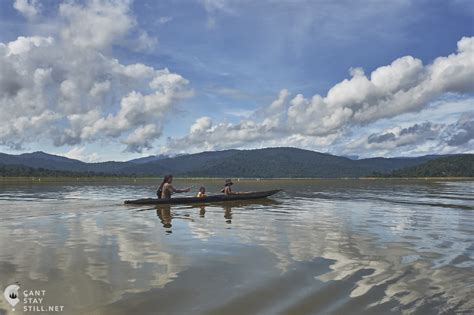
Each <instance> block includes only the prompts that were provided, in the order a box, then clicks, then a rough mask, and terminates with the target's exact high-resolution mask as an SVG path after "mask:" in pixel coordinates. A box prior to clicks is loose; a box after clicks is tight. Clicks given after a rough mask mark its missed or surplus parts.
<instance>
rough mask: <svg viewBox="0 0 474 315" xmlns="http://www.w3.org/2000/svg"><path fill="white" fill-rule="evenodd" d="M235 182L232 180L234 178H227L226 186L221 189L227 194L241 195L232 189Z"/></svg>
mask: <svg viewBox="0 0 474 315" xmlns="http://www.w3.org/2000/svg"><path fill="white" fill-rule="evenodd" d="M233 184H234V183H233V182H232V179H226V180H225V185H224V188H223V189H222V190H221V192H223V193H224V194H225V195H240V193H238V192H233V191H232V188H231V187H230V186H232V185H233Z"/></svg>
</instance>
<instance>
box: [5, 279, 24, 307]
mask: <svg viewBox="0 0 474 315" xmlns="http://www.w3.org/2000/svg"><path fill="white" fill-rule="evenodd" d="M18 290H20V286H19V285H18V284H10V285H9V286H8V287H6V288H5V291H3V296H4V297H5V299H6V300H7V302H8V303H9V304H10V305H11V306H12V310H13V311H15V305H17V304H18V302H20V298H19V297H18V295H19V293H18Z"/></svg>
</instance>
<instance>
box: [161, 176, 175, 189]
mask: <svg viewBox="0 0 474 315" xmlns="http://www.w3.org/2000/svg"><path fill="white" fill-rule="evenodd" d="M172 181H173V175H165V177H164V178H163V181H162V182H161V185H160V188H163V185H164V184H166V183H168V184H171V182H172Z"/></svg>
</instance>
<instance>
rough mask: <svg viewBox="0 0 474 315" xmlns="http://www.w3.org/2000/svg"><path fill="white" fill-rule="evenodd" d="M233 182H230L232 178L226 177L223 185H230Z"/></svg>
mask: <svg viewBox="0 0 474 315" xmlns="http://www.w3.org/2000/svg"><path fill="white" fill-rule="evenodd" d="M233 184H234V183H233V182H232V179H226V180H225V186H232V185H233Z"/></svg>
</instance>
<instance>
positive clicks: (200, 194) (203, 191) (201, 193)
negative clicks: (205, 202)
mask: <svg viewBox="0 0 474 315" xmlns="http://www.w3.org/2000/svg"><path fill="white" fill-rule="evenodd" d="M197 197H198V198H206V197H207V195H206V187H203V186H201V187H200V188H199V192H198V194H197Z"/></svg>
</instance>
